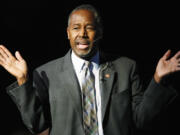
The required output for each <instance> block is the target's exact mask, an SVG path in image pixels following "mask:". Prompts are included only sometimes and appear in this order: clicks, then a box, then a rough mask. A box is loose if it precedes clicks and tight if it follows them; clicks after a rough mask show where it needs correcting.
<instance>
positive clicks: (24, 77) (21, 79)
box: [17, 75, 28, 86]
mask: <svg viewBox="0 0 180 135" xmlns="http://www.w3.org/2000/svg"><path fill="white" fill-rule="evenodd" d="M27 80H28V75H24V76H22V77H19V78H17V82H18V85H19V86H21V85H23V84H24V83H26V82H27Z"/></svg>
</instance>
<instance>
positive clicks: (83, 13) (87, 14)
mask: <svg viewBox="0 0 180 135" xmlns="http://www.w3.org/2000/svg"><path fill="white" fill-rule="evenodd" d="M94 20H95V18H94V14H93V12H92V11H89V10H85V9H81V10H77V11H74V12H73V13H72V14H71V17H70V24H79V23H94Z"/></svg>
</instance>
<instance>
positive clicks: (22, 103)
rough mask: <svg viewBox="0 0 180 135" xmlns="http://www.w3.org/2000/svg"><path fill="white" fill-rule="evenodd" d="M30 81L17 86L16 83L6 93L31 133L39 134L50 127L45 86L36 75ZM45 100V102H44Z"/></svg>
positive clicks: (35, 73)
mask: <svg viewBox="0 0 180 135" xmlns="http://www.w3.org/2000/svg"><path fill="white" fill-rule="evenodd" d="M33 78H34V79H33V80H34V82H32V81H31V80H29V81H27V82H26V83H25V84H23V85H21V86H18V84H17V82H15V83H13V84H11V85H10V86H9V87H7V93H8V94H9V95H10V97H11V98H12V100H13V101H14V102H15V104H16V105H17V107H18V110H19V111H20V113H21V118H22V120H23V122H24V124H25V125H26V127H27V128H28V129H29V130H30V131H31V132H32V133H40V132H42V131H44V130H45V129H47V128H48V127H49V126H50V115H49V104H48V100H47V99H46V98H47V95H48V94H47V89H46V84H45V82H44V80H43V79H42V77H40V75H38V73H37V72H36V71H35V72H34V77H33ZM45 99H46V100H45Z"/></svg>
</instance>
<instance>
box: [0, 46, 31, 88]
mask: <svg viewBox="0 0 180 135" xmlns="http://www.w3.org/2000/svg"><path fill="white" fill-rule="evenodd" d="M0 65H1V66H2V67H4V69H6V70H7V71H8V72H9V73H10V74H11V75H13V76H14V77H16V79H17V81H18V84H19V85H22V84H23V83H25V82H26V81H27V79H28V68H27V64H26V61H25V60H24V59H23V58H22V56H21V55H20V53H19V52H18V51H16V53H15V57H14V56H13V55H12V54H11V52H10V51H9V50H8V49H7V48H6V47H5V46H3V45H0Z"/></svg>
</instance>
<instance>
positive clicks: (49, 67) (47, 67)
mask: <svg viewBox="0 0 180 135" xmlns="http://www.w3.org/2000/svg"><path fill="white" fill-rule="evenodd" d="M63 61H64V57H61V58H57V59H54V60H51V61H49V62H47V63H45V64H43V65H41V66H39V67H37V68H36V69H35V70H36V71H53V70H56V69H57V68H58V67H60V66H61V65H63V64H62V63H63Z"/></svg>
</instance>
